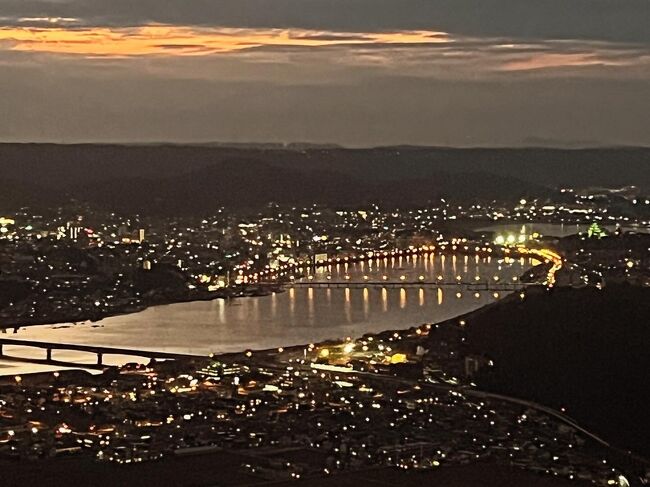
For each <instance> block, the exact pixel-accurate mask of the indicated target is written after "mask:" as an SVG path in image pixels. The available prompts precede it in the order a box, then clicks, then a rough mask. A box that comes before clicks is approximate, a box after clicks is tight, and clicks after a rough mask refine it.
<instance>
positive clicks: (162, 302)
mask: <svg viewBox="0 0 650 487" xmlns="http://www.w3.org/2000/svg"><path fill="white" fill-rule="evenodd" d="M470 245H471V244H470V242H467V245H465V247H469V246H470ZM473 245H478V244H477V243H474V244H473ZM476 248H478V247H476ZM488 248H489V251H488V250H487V249H488ZM429 253H434V254H440V255H453V254H458V255H469V254H473V255H481V256H483V257H497V258H500V257H509V252H505V251H504V250H503V249H499V248H497V249H495V250H493V249H492V247H485V246H483V248H481V250H480V251H478V252H476V251H475V252H470V251H469V248H464V247H460V246H458V245H455V244H450V245H449V246H448V245H442V246H440V247H436V248H434V249H430V248H414V249H392V250H388V251H386V250H381V251H371V252H369V253H368V254H361V255H339V256H335V257H331V258H330V259H328V261H327V262H319V263H316V264H315V267H317V268H322V267H328V266H330V265H337V264H341V263H355V262H366V261H369V260H373V259H379V258H394V257H405V256H406V257H411V256H420V255H424V254H429ZM522 257H523V255H522ZM305 265H306V264H304V263H302V264H300V265H295V266H291V267H290V266H286V267H284V268H280V269H278V274H279V276H278V277H276V278H275V280H274V281H261V277H262V276H261V275H260V280H257V281H252V282H250V283H247V284H243V285H238V286H231V287H227V288H223V289H220V290H218V291H195V292H193V293H192V294H191V295H189V296H178V297H175V298H168V299H156V300H152V301H151V302H148V303H141V304H139V305H137V309H135V310H133V309H129V310H126V309H124V308H122V309H118V310H115V311H106V312H101V311H97V312H95V314H88V315H82V316H73V317H69V316H68V317H61V318H55V319H34V318H28V319H23V320H20V319H19V320H16V321H9V322H7V323H5V322H4V321H3V320H2V319H0V333H9V331H10V330H14V333H16V332H17V330H18V329H20V328H25V327H30V326H48V325H59V324H60V325H64V324H72V325H76V324H78V323H84V322H88V321H89V322H91V323H100V322H101V321H102V320H104V319H105V318H111V317H115V316H123V315H129V314H135V313H140V312H142V311H145V310H147V309H149V308H152V307H155V306H166V305H170V304H178V303H190V302H201V301H214V300H216V299H235V298H249V297H263V296H267V295H268V294H269V293H267V292H262V291H261V289H260V286H265V287H268V288H270V290H271V292H285V290H286V288H285V285H286V283H287V282H288V279H286V278H284V279H283V276H284V275H286V273H287V272H290V271H291V270H298V269H302V268H303V267H304V266H305ZM280 276H281V277H280ZM247 289H249V290H250V289H253V294H245V293H246V290H247ZM267 291H268V290H267ZM132 306H133V305H129V307H132ZM125 308H126V307H125Z"/></svg>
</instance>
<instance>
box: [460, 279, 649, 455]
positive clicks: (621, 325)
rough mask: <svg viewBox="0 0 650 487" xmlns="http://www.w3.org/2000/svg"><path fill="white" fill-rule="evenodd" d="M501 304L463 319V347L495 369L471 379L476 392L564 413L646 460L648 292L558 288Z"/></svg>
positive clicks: (624, 288) (629, 288)
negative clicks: (518, 399) (465, 342)
mask: <svg viewBox="0 0 650 487" xmlns="http://www.w3.org/2000/svg"><path fill="white" fill-rule="evenodd" d="M509 301H510V302H507V301H504V302H501V303H497V304H495V305H493V306H490V307H488V308H486V309H484V310H482V311H481V312H479V313H477V314H476V316H475V317H474V318H472V319H471V320H468V327H467V337H468V341H469V343H470V347H471V348H472V349H473V350H474V351H475V352H478V353H484V354H487V355H488V356H489V357H490V358H491V359H493V360H494V364H495V365H494V367H491V368H489V369H484V371H483V373H481V374H479V377H478V384H479V387H480V388H482V389H487V390H491V391H494V392H499V393H503V394H506V395H511V396H515V397H522V398H527V399H530V400H533V401H536V402H539V403H541V404H545V405H548V406H551V407H554V408H556V409H558V410H559V409H560V408H565V409H566V411H567V414H569V415H570V416H571V417H573V418H574V419H576V420H577V421H578V422H579V423H580V424H581V425H582V426H584V427H586V428H587V429H591V430H592V431H595V432H598V433H599V434H601V435H602V436H604V437H605V438H606V439H608V440H609V441H611V442H612V443H614V444H616V445H619V446H621V447H624V448H629V449H632V450H634V451H636V452H638V453H640V454H643V455H645V456H648V454H650V448H649V447H650V444H649V443H648V437H650V421H649V420H648V414H647V413H648V402H647V395H646V394H647V374H648V371H649V370H650V354H648V348H647V347H648V343H650V328H649V327H648V323H647V319H648V316H650V289H648V288H644V287H637V286H630V285H610V286H607V287H606V288H605V289H604V290H598V289H596V288H593V287H590V288H584V289H567V288H558V289H555V290H554V291H552V292H547V293H539V294H534V293H529V296H527V297H526V299H525V300H524V301H519V302H517V301H516V300H509ZM485 371H487V372H485Z"/></svg>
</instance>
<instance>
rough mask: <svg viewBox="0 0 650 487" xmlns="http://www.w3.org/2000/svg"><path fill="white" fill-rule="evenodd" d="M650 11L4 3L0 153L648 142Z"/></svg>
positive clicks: (509, 4) (53, 0) (578, 2)
mask: <svg viewBox="0 0 650 487" xmlns="http://www.w3.org/2000/svg"><path fill="white" fill-rule="evenodd" d="M649 25H650V2H648V1H647V0H0V114H1V116H0V141H52V142H77V141H120V142H135V141H142V142H146V141H179V142H203V141H234V142H250V141H269V142H292V141H304V142H321V143H323V142H333V143H339V144H344V145H349V146H368V145H388V144H426V145H455V146H476V145H483V146H485V145H490V146H504V145H518V146H520V145H566V144H568V145H606V144H636V145H649V144H650V115H649V114H650V28H648V26H649Z"/></svg>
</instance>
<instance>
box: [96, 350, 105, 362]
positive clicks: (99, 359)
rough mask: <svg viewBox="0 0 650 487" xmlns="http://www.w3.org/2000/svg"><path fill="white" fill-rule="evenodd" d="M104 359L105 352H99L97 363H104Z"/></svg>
mask: <svg viewBox="0 0 650 487" xmlns="http://www.w3.org/2000/svg"><path fill="white" fill-rule="evenodd" d="M103 360H104V354H103V353H99V352H98V353H97V365H103V363H102V362H103Z"/></svg>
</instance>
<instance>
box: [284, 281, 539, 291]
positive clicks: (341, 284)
mask: <svg viewBox="0 0 650 487" xmlns="http://www.w3.org/2000/svg"><path fill="white" fill-rule="evenodd" d="M534 285H537V284H530V283H524V282H520V281H513V282H499V281H457V280H456V281H424V280H416V281H407V280H404V281H401V280H400V281H352V280H343V281H334V280H328V281H294V282H287V283H285V286H287V287H289V288H314V289H327V288H349V289H363V288H369V287H377V288H393V289H394V288H405V287H429V288H435V287H464V288H466V289H467V290H469V291H518V290H520V289H524V288H526V287H528V286H534Z"/></svg>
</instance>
